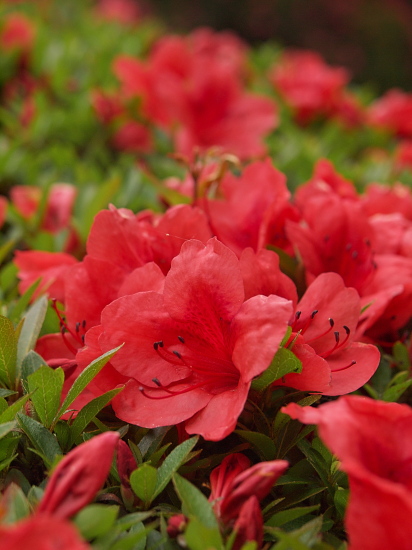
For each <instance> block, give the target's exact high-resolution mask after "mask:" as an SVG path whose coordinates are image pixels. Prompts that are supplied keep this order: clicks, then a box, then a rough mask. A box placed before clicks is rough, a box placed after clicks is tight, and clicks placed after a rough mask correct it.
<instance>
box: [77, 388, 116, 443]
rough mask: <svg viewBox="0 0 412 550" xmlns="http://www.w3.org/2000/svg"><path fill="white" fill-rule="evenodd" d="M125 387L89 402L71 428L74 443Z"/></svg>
mask: <svg viewBox="0 0 412 550" xmlns="http://www.w3.org/2000/svg"><path fill="white" fill-rule="evenodd" d="M123 387H124V386H123ZM123 387H121V388H115V389H114V390H110V391H108V392H106V393H104V394H102V395H99V397H96V398H95V399H92V401H89V403H87V405H85V406H84V407H83V408H82V409H80V411H79V413H78V415H77V416H76V418H75V419H74V422H73V424H72V425H71V427H70V432H71V436H70V438H71V441H72V442H75V441H76V439H77V438H78V437H79V436H80V435H81V433H82V431H83V430H84V429H85V428H86V427H87V426H88V424H90V422H91V421H92V420H93V418H94V417H95V416H96V415H97V414H98V413H99V412H100V411H101V410H102V409H103V408H104V407H105V406H106V405H107V403H109V402H110V401H111V400H112V399H113V397H114V396H115V395H117V394H118V393H119V392H121V391H122V389H123Z"/></svg>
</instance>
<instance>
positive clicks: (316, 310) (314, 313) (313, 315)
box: [310, 309, 319, 319]
mask: <svg viewBox="0 0 412 550" xmlns="http://www.w3.org/2000/svg"><path fill="white" fill-rule="evenodd" d="M318 311H319V310H318V309H315V310H313V311H312V313H311V314H310V316H311V318H312V319H313V318H314V317H315V315H316V314H317V313H318Z"/></svg>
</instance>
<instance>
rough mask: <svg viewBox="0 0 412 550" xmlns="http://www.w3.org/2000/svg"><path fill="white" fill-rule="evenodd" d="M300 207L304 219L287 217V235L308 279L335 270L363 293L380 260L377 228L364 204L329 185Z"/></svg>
mask: <svg viewBox="0 0 412 550" xmlns="http://www.w3.org/2000/svg"><path fill="white" fill-rule="evenodd" d="M302 196H304V195H302ZM300 209H301V211H302V220H301V222H300V223H296V222H293V221H287V222H286V235H287V237H288V238H289V239H290V241H291V242H292V243H293V245H294V246H295V247H296V249H297V251H298V254H299V256H300V258H301V259H302V262H303V265H304V266H305V269H306V279H307V281H308V282H311V281H313V279H314V278H315V277H316V276H317V275H320V274H321V273H325V272H335V273H338V274H339V275H340V276H341V277H342V278H343V280H344V281H345V284H346V286H350V287H354V288H356V290H358V292H359V293H361V294H362V292H363V289H364V288H365V286H366V285H367V284H368V283H369V282H370V281H371V279H372V278H373V276H374V272H375V270H376V264H375V262H374V248H373V236H374V231H373V228H372V227H371V226H370V224H369V222H368V220H367V219H366V218H365V216H364V213H363V211H362V207H361V204H360V203H359V202H358V201H355V200H353V199H351V198H350V199H344V198H342V197H340V196H339V195H338V194H336V193H335V192H333V191H332V189H330V191H329V190H327V188H326V189H325V190H324V192H317V193H315V194H314V195H313V196H312V197H310V196H308V197H307V200H306V201H305V202H304V203H302V204H300Z"/></svg>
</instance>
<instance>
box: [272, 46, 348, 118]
mask: <svg viewBox="0 0 412 550" xmlns="http://www.w3.org/2000/svg"><path fill="white" fill-rule="evenodd" d="M271 78H272V81H273V84H274V85H275V87H276V88H277V89H278V90H279V92H280V93H281V94H282V96H283V98H284V99H285V101H286V102H287V103H288V104H289V105H290V106H291V107H292V108H293V110H294V111H295V113H296V117H297V119H298V121H299V122H301V123H302V124H305V123H307V122H309V121H310V120H311V119H313V118H314V117H315V116H316V115H319V114H321V115H327V114H329V113H331V112H333V111H334V110H336V105H339V100H340V99H341V97H342V94H343V92H344V87H345V85H346V84H347V82H348V80H349V75H348V73H347V71H346V69H343V68H341V67H337V68H335V67H329V66H328V65H327V64H326V63H325V62H324V60H323V59H322V58H321V56H320V55H319V54H317V53H315V52H311V51H293V50H292V51H288V52H286V53H284V54H283V55H282V57H281V58H280V60H279V62H278V64H277V65H276V66H275V67H274V69H273V72H272V76H271Z"/></svg>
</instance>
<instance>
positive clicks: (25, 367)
mask: <svg viewBox="0 0 412 550" xmlns="http://www.w3.org/2000/svg"><path fill="white" fill-rule="evenodd" d="M45 364H46V361H45V360H44V359H43V357H41V356H40V355H39V354H38V353H36V352H35V351H33V350H30V351H29V353H28V354H27V355H26V357H25V358H24V359H23V362H22V364H21V379H22V380H23V382H27V378H28V377H29V376H30V374H33V373H34V372H36V370H37V369H39V368H40V367H42V366H43V365H45Z"/></svg>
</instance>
